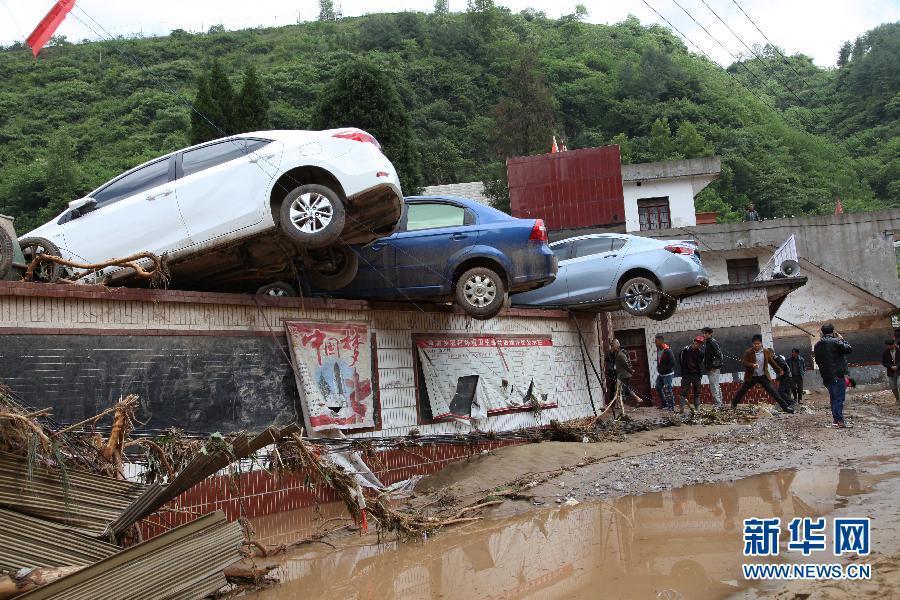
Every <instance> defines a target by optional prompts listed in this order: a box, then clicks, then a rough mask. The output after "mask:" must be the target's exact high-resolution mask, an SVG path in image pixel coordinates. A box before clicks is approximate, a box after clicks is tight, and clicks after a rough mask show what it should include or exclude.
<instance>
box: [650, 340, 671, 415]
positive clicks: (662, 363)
mask: <svg viewBox="0 0 900 600" xmlns="http://www.w3.org/2000/svg"><path fill="white" fill-rule="evenodd" d="M653 343H654V344H656V393H657V394H659V403H660V408H664V409H666V410H671V411H672V412H674V411H675V392H674V391H672V380H673V379H675V353H674V352H672V349H671V348H669V345H668V344H667V343H666V340H665V338H664V337H663V336H662V334H657V336H656V338H655V339H654V342H653Z"/></svg>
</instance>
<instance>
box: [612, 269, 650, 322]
mask: <svg viewBox="0 0 900 600" xmlns="http://www.w3.org/2000/svg"><path fill="white" fill-rule="evenodd" d="M658 291H659V288H658V287H657V286H656V283H655V282H653V281H652V280H650V279H647V278H646V277H632V278H631V279H629V280H628V281H626V282H625V283H624V284H623V285H622V291H621V292H620V293H619V295H620V296H621V297H622V309H623V310H624V311H625V312H627V313H628V314H630V315H634V316H636V317H647V316H650V315H652V314H653V313H654V312H656V309H657V308H659V296H660V295H659V293H658Z"/></svg>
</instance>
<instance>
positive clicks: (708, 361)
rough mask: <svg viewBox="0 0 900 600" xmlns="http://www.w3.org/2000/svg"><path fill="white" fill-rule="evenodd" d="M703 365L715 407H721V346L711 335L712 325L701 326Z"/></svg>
mask: <svg viewBox="0 0 900 600" xmlns="http://www.w3.org/2000/svg"><path fill="white" fill-rule="evenodd" d="M703 367H704V368H705V369H706V375H707V377H709V392H710V393H711V394H712V397H713V402H715V403H716V408H721V407H722V388H721V387H720V386H719V375H721V372H722V347H721V346H720V345H719V342H718V341H717V340H716V339H715V338H714V337H713V330H712V327H704V328H703Z"/></svg>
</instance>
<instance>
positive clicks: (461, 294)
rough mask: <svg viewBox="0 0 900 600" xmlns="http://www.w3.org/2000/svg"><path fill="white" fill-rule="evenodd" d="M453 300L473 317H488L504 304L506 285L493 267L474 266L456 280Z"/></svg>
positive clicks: (498, 310)
mask: <svg viewBox="0 0 900 600" xmlns="http://www.w3.org/2000/svg"><path fill="white" fill-rule="evenodd" d="M455 288H456V290H455V294H454V296H455V300H456V304H457V306H459V307H460V308H462V309H463V310H464V311H465V312H466V314H467V315H469V316H470V317H472V318H473V319H482V320H483V319H490V318H491V317H493V316H495V315H496V314H497V313H498V312H500V310H501V309H502V308H503V306H504V305H505V304H506V296H507V294H506V285H505V284H504V283H503V278H502V277H501V276H500V275H499V274H498V273H497V272H496V271H494V270H493V269H488V268H487V267H475V268H472V269H469V270H468V271H466V272H465V273H463V274H462V275H461V276H460V278H459V279H457V280H456V286H455Z"/></svg>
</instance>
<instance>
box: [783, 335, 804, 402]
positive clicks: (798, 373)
mask: <svg viewBox="0 0 900 600" xmlns="http://www.w3.org/2000/svg"><path fill="white" fill-rule="evenodd" d="M787 362H788V369H789V370H790V372H791V395H792V396H793V397H794V402H796V403H797V404H800V400H801V399H802V398H803V375H804V373H805V372H806V361H805V360H803V357H802V356H800V348H794V349H793V350H791V357H790V358H789V359H788V361H787Z"/></svg>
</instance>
